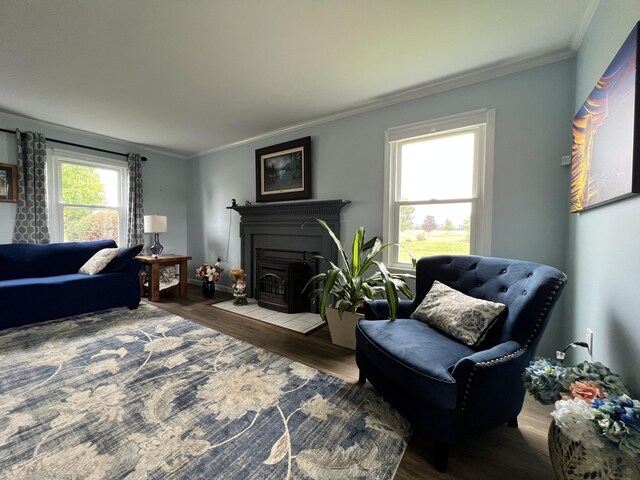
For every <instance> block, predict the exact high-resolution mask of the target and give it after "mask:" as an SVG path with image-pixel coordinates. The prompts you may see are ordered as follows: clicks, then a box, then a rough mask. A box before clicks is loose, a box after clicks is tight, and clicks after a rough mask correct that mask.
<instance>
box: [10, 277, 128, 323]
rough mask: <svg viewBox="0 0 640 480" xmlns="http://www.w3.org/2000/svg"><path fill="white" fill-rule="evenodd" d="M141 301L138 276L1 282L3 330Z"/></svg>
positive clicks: (24, 279)
mask: <svg viewBox="0 0 640 480" xmlns="http://www.w3.org/2000/svg"><path fill="white" fill-rule="evenodd" d="M139 302H140V283H139V280H138V277H137V276H136V275H131V274H129V273H125V272H117V273H103V274H100V275H84V274H82V273H75V274H70V275H58V276H53V277H39V278H18V279H14V280H5V281H2V282H0V305H2V306H3V308H4V310H3V311H2V312H1V313H0V328H8V327H15V326H18V325H24V324H28V323H35V322H40V321H44V320H50V319H53V318H62V317H67V316H70V315H77V314H80V313H86V312H93V311H98V310H103V309H105V308H113V307H119V306H123V305H124V306H130V307H134V306H136V305H138V303H139Z"/></svg>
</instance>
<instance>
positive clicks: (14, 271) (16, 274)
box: [0, 240, 116, 280]
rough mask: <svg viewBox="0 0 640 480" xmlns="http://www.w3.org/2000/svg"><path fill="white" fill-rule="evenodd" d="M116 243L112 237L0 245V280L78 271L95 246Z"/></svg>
mask: <svg viewBox="0 0 640 480" xmlns="http://www.w3.org/2000/svg"><path fill="white" fill-rule="evenodd" d="M115 246H116V242H114V241H113V240H96V241H91V242H68V243H50V244H46V245H27V244H5V245H0V280H11V279H14V278H33V277H49V276H55V275H66V274H71V273H77V272H78V269H79V268H80V267H81V266H82V265H83V264H84V263H85V262H86V261H87V260H89V259H90V258H91V257H92V256H93V254H94V253H96V252H97V251H98V250H101V249H103V248H114V247H115Z"/></svg>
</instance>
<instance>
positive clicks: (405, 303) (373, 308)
mask: <svg viewBox="0 0 640 480" xmlns="http://www.w3.org/2000/svg"><path fill="white" fill-rule="evenodd" d="M414 310H415V307H414V306H413V301H412V300H400V301H399V302H398V318H409V317H410V316H411V314H412V313H413V311H414ZM364 318H366V319H367V320H386V319H388V318H389V304H388V303H387V301H386V300H373V301H370V302H365V303H364Z"/></svg>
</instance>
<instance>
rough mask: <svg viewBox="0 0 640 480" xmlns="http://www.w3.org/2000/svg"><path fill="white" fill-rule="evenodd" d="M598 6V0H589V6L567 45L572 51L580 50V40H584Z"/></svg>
mask: <svg viewBox="0 0 640 480" xmlns="http://www.w3.org/2000/svg"><path fill="white" fill-rule="evenodd" d="M598 5H600V0H589V4H588V5H587V7H586V8H585V11H584V15H583V16H582V20H581V21H580V24H579V25H578V28H577V29H576V31H575V33H574V34H573V36H572V37H571V42H570V43H569V48H571V49H572V50H573V51H575V52H577V51H578V49H579V48H580V45H581V44H582V40H584V36H585V34H586V33H587V29H588V28H589V25H590V24H591V20H593V15H594V14H595V13H596V10H597V9H598Z"/></svg>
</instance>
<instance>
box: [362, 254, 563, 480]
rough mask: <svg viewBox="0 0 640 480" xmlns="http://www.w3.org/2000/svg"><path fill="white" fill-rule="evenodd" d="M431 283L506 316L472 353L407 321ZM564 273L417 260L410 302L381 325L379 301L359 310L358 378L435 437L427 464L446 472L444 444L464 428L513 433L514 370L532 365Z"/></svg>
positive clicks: (516, 406)
mask: <svg viewBox="0 0 640 480" xmlns="http://www.w3.org/2000/svg"><path fill="white" fill-rule="evenodd" d="M435 280H438V281H440V282H442V283H444V284H445V285H447V286H449V287H451V288H454V289H456V290H458V291H461V292H462V293H464V294H466V295H469V296H472V297H475V298H480V299H483V300H490V301H493V302H499V303H503V304H505V305H506V306H507V311H506V315H503V318H502V319H501V320H499V322H498V323H497V324H496V325H494V326H493V327H491V329H490V330H489V332H488V334H487V336H486V337H485V339H484V340H483V342H482V343H481V344H480V345H479V347H475V348H474V347H470V346H467V345H466V344H464V343H462V342H459V341H457V340H455V339H454V338H452V337H449V336H447V335H446V334H444V333H442V332H441V331H439V330H437V329H435V328H433V327H431V326H429V325H428V324H426V323H424V322H421V321H418V320H414V319H411V318H410V315H411V313H412V312H413V311H414V310H415V309H416V307H417V306H418V305H419V304H420V303H421V301H422V300H423V298H424V297H425V295H426V294H427V292H428V291H429V290H430V289H431V286H432V284H433V282H434V281H435ZM565 282H566V275H565V274H564V273H562V272H561V271H559V270H557V269H555V268H553V267H549V266H546V265H541V264H537V263H532V262H526V261H520V260H509V259H503V258H491V257H480V256H472V255H470V256H467V255H464V256H463V255H460V256H446V255H438V256H432V257H424V258H421V259H420V260H419V261H418V265H417V270H416V297H415V299H414V300H413V301H409V300H404V301H401V305H400V308H399V312H398V318H397V319H396V320H388V318H389V314H388V313H389V312H388V306H387V302H386V301H385V300H377V301H374V302H369V303H368V304H366V305H365V317H364V319H362V320H360V321H359V322H358V326H357V328H356V362H357V364H358V368H359V369H360V381H361V382H364V381H365V380H367V379H368V380H369V381H370V382H371V383H372V384H373V386H374V387H376V388H377V389H378V391H380V392H381V394H382V395H383V396H384V398H385V399H386V400H387V401H388V402H389V403H391V405H393V406H394V407H395V408H396V409H397V410H398V411H399V412H400V413H401V414H402V415H403V416H404V417H405V418H406V419H407V420H409V421H410V422H411V423H413V425H414V426H415V427H416V428H418V429H420V430H421V431H423V432H425V433H426V434H427V435H429V436H430V437H432V438H434V439H435V440H436V447H435V457H434V466H435V468H436V469H437V470H439V471H445V470H446V464H447V457H448V452H449V446H450V445H451V444H453V443H455V442H456V441H457V440H459V439H460V438H461V437H462V436H463V434H464V432H465V431H471V430H488V429H491V428H494V427H497V426H499V425H502V424H505V423H508V424H509V425H511V426H517V417H518V414H519V413H520V410H521V409H522V404H523V402H524V395H525V388H524V385H523V383H522V372H523V370H524V368H525V367H526V366H528V364H529V361H530V360H531V359H533V357H534V354H535V351H536V348H537V346H538V343H539V341H540V337H541V336H542V332H543V331H544V329H545V327H546V325H547V323H548V321H549V318H550V316H551V313H552V311H553V308H554V306H555V304H556V302H557V300H558V297H559V296H560V294H561V292H562V289H563V288H564V284H565Z"/></svg>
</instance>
